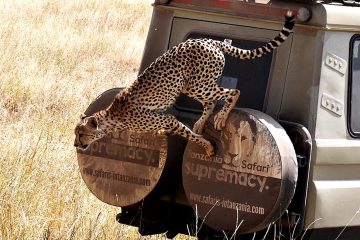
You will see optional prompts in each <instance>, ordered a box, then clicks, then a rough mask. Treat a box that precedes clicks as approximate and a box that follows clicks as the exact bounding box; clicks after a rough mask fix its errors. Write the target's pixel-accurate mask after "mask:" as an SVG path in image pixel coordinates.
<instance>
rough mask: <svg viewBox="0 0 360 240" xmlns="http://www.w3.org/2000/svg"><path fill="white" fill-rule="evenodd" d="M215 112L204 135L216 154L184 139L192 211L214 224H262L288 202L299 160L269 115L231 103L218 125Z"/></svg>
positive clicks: (252, 227) (244, 227)
mask: <svg viewBox="0 0 360 240" xmlns="http://www.w3.org/2000/svg"><path fill="white" fill-rule="evenodd" d="M213 119H214V118H213V116H211V117H210V120H209V121H208V123H207V124H206V126H205V128H204V129H205V130H204V136H205V138H207V139H208V140H210V141H211V142H212V143H213V144H214V146H215V156H212V157H208V156H206V154H205V152H204V150H203V149H202V148H201V147H199V146H197V145H196V144H193V143H188V145H187V147H186V150H185V153H184V160H183V169H182V174H183V185H184V189H185V193H186V196H187V198H188V200H189V202H190V204H191V205H192V207H193V209H194V211H197V214H198V216H199V217H200V218H202V220H204V222H205V223H206V224H207V225H209V226H210V227H212V228H214V229H216V230H227V231H234V230H235V229H236V228H237V227H238V226H239V225H240V227H239V228H238V231H237V232H238V233H246V232H254V231H258V230H261V229H264V228H266V227H267V226H268V225H269V224H271V223H272V222H274V221H275V220H276V219H278V218H279V217H280V216H281V215H282V214H283V213H284V211H285V210H286V208H287V207H288V205H289V203H290V201H291V199H292V197H293V194H294V191H295V186H296V181H297V161H296V154H295V151H294V148H293V145H292V143H291V141H290V139H289V137H288V136H287V134H286V132H285V130H284V129H283V128H282V127H281V126H280V124H279V123H277V122H276V121H275V120H274V119H272V118H271V117H269V116H268V115H266V114H264V113H262V112H259V111H256V110H250V109H241V110H240V109H234V110H232V112H231V113H230V115H229V118H228V120H227V123H226V127H225V128H224V129H223V130H222V131H217V130H215V129H214V127H213Z"/></svg>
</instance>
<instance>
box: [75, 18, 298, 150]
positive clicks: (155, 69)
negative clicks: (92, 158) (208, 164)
mask: <svg viewBox="0 0 360 240" xmlns="http://www.w3.org/2000/svg"><path fill="white" fill-rule="evenodd" d="M294 19H295V17H294V15H293V13H292V12H291V11H288V12H287V13H286V15H285V23H284V27H283V28H282V30H281V31H280V32H279V34H278V35H277V36H276V37H275V38H274V39H273V40H271V41H270V42H268V43H266V44H265V45H263V46H262V47H259V48H256V49H253V50H244V49H240V48H236V47H234V46H231V45H230V44H227V43H225V42H221V41H215V40H212V39H188V40H186V41H185V42H182V43H180V44H179V45H177V46H175V47H173V48H171V49H170V50H168V51H167V52H165V53H164V54H163V55H161V56H160V57H159V58H157V59H156V60H155V61H154V62H153V63H152V64H151V65H150V66H149V67H148V68H146V69H145V70H144V72H143V73H141V74H140V75H139V76H138V78H137V79H136V80H135V81H134V82H133V84H132V85H130V86H129V87H127V88H125V89H124V90H122V91H120V92H119V93H118V94H117V95H116V97H115V99H114V100H113V102H112V103H111V104H110V106H108V107H107V108H106V109H105V110H102V111H99V112H97V113H95V114H93V115H91V116H82V117H81V119H80V122H79V123H78V124H77V126H76V128H75V135H76V137H75V142H74V146H75V147H77V148H78V149H81V150H86V149H87V148H88V146H89V145H90V144H91V143H92V142H94V141H95V140H97V139H100V138H102V137H104V136H105V135H106V134H108V133H111V132H113V131H115V130H122V129H129V130H131V131H137V132H144V131H155V132H157V133H158V134H160V135H180V136H182V137H185V138H186V139H187V140H189V141H192V142H195V143H197V144H199V145H201V146H202V147H203V148H204V149H205V151H206V153H207V155H208V156H212V155H213V154H214V148H213V146H212V144H211V143H210V142H209V141H208V140H206V139H205V138H204V137H203V136H202V135H201V133H202V131H203V128H204V125H205V122H206V121H207V120H208V118H209V117H210V115H211V114H212V112H213V110H214V107H215V103H216V101H218V100H223V101H224V106H223V107H222V109H221V110H220V111H219V112H218V113H217V114H216V115H215V117H214V127H215V129H217V130H221V129H222V128H224V126H225V123H226V120H227V118H228V115H229V113H230V111H231V109H232V108H233V107H234V106H235V104H236V101H237V99H238V98H239V96H240V91H239V90H237V89H227V88H223V87H219V86H218V85H217V80H218V79H219V78H220V77H221V74H222V71H223V68H224V64H225V58H224V54H229V55H231V56H233V57H237V58H239V59H254V58H260V57H261V56H263V55H265V54H267V53H270V52H271V51H273V50H274V49H276V48H277V47H278V46H279V45H280V44H281V43H283V42H284V41H285V40H286V39H287V38H288V36H289V35H290V33H291V32H292V29H293V26H294ZM180 93H184V94H186V95H188V96H190V97H192V98H194V99H196V100H197V101H199V102H200V103H201V104H202V105H203V108H204V109H203V113H202V115H201V117H200V118H199V119H198V121H197V122H196V123H195V125H194V127H193V130H190V129H189V128H188V127H187V126H185V125H184V124H183V123H181V122H179V121H178V120H177V119H176V118H175V117H174V116H172V115H169V114H164V110H166V109H168V108H169V107H171V106H172V105H173V104H174V102H175V100H176V98H177V97H178V96H179V95H180Z"/></svg>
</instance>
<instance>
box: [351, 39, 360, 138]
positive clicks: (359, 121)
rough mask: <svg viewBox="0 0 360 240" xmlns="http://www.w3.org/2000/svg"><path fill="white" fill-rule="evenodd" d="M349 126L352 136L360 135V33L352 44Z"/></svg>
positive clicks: (352, 40)
mask: <svg viewBox="0 0 360 240" xmlns="http://www.w3.org/2000/svg"><path fill="white" fill-rule="evenodd" d="M348 127H349V132H350V134H351V135H352V136H354V137H360V35H355V36H354V37H353V38H352V39H351V44H350V69H349V117H348Z"/></svg>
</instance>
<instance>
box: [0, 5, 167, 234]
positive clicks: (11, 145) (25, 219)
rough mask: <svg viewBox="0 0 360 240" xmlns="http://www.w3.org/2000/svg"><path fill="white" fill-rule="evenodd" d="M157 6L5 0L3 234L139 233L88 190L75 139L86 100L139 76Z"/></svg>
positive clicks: (1, 39)
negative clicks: (82, 176)
mask: <svg viewBox="0 0 360 240" xmlns="http://www.w3.org/2000/svg"><path fill="white" fill-rule="evenodd" d="M150 3H151V1H150V0H147V1H146V0H143V1H140V0H118V1H110V0H103V1H96V0H91V1H90V0H83V1H80V0H79V1H56V0H36V1H33V0H26V1H20V0H18V1H16V0H11V1H8V0H3V1H1V2H0V19H1V21H0V96H1V98H0V125H1V135H0V150H1V155H0V239H39V238H44V239H139V238H140V236H139V235H138V234H137V230H136V229H135V228H131V227H127V226H123V225H120V224H117V223H116V222H115V214H117V213H118V212H119V211H120V209H119V208H115V207H111V206H109V205H106V204H103V203H101V202H100V201H99V200H97V199H96V198H95V197H94V196H93V195H92V194H91V193H90V192H89V191H88V189H87V188H86V186H85V185H84V183H83V182H82V180H81V177H80V174H79V171H78V166H77V162H76V156H75V151H74V148H73V147H72V142H73V128H74V125H75V123H76V121H77V119H78V116H79V114H80V113H81V112H83V111H84V109H85V108H86V107H87V105H88V104H89V103H90V102H91V101H92V100H93V99H94V98H95V97H96V96H97V95H98V94H99V93H101V92H103V91H105V90H107V89H109V88H112V87H115V86H122V85H125V84H127V83H128V82H129V81H131V80H133V79H135V77H136V75H137V71H138V66H139V63H140V58H141V56H142V50H143V46H144V42H145V37H146V34H147V29H148V23H149V20H150V17H151V5H150ZM159 238H160V237H159V236H158V237H155V238H151V239H159Z"/></svg>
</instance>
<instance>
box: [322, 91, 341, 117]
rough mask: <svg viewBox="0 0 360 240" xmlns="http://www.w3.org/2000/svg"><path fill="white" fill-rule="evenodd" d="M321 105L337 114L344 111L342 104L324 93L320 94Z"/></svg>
mask: <svg viewBox="0 0 360 240" xmlns="http://www.w3.org/2000/svg"><path fill="white" fill-rule="evenodd" d="M321 106H323V107H324V108H326V109H327V110H329V111H331V112H333V113H335V114H336V115H339V116H342V115H343V113H344V104H343V103H342V102H340V101H339V100H337V99H335V98H334V97H333V96H330V95H328V94H326V93H323V94H322V98H321Z"/></svg>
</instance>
